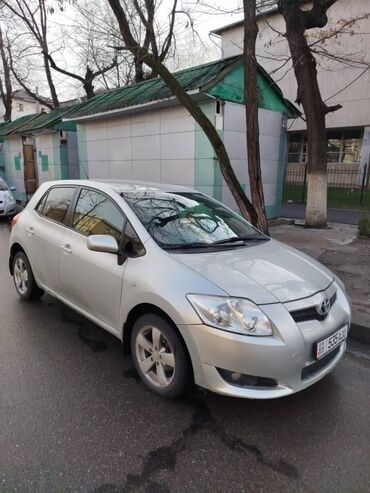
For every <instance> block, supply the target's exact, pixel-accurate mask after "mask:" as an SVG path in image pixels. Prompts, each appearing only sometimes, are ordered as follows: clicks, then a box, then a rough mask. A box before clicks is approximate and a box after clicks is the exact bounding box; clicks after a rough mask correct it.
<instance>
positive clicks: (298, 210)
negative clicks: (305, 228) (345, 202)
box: [281, 204, 362, 224]
mask: <svg viewBox="0 0 370 493" xmlns="http://www.w3.org/2000/svg"><path fill="white" fill-rule="evenodd" d="M305 212H306V204H283V205H282V206H281V217H288V218H291V219H304V216H305ZM361 215H362V212H361V211H360V210H357V209H328V221H329V222H331V223H341V224H358V222H359V220H360V218H361Z"/></svg>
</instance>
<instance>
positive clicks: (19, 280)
mask: <svg viewBox="0 0 370 493" xmlns="http://www.w3.org/2000/svg"><path fill="white" fill-rule="evenodd" d="M13 279H14V285H15V289H16V290H17V293H18V295H19V296H20V297H21V298H22V299H23V300H26V301H30V300H35V299H38V298H40V297H41V296H42V295H43V294H44V291H43V290H42V289H40V288H39V287H38V285H37V284H36V281H35V278H34V276H33V272H32V269H31V265H30V263H29V261H28V258H27V256H26V254H25V253H24V252H18V253H16V254H15V255H14V258H13Z"/></svg>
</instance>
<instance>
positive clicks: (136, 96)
mask: <svg viewBox="0 0 370 493" xmlns="http://www.w3.org/2000/svg"><path fill="white" fill-rule="evenodd" d="M240 58H241V57H240V56H236V57H231V58H227V59H224V60H218V61H216V62H211V63H207V64H205V65H198V66H196V67H191V68H188V69H185V70H180V71H179V72H175V73H174V75H175V77H176V79H177V80H178V82H179V83H180V84H181V86H182V87H183V88H184V89H185V90H186V91H192V90H195V89H199V88H200V87H201V86H203V85H204V84H206V83H207V82H209V81H210V80H211V79H213V78H215V77H217V75H219V73H220V72H221V71H223V70H224V69H225V68H227V67H229V66H230V65H232V64H234V63H235V62H236V61H238V60H239V59H240ZM170 97H173V93H172V91H171V89H169V88H168V87H167V85H166V84H165V83H164V82H163V80H162V79H161V78H159V77H156V78H155V79H149V80H146V81H144V82H139V83H137V84H133V85H131V86H125V87H119V88H118V89H112V90H110V91H107V92H104V93H102V94H98V95H96V96H94V97H93V98H91V99H89V100H87V101H85V102H83V103H80V104H78V105H75V106H74V108H72V109H71V111H70V112H68V114H67V115H65V118H78V117H81V116H86V115H93V114H96V113H104V112H108V111H112V110H117V109H123V108H129V107H132V106H141V105H144V104H146V103H149V102H152V101H160V100H163V99H167V98H170Z"/></svg>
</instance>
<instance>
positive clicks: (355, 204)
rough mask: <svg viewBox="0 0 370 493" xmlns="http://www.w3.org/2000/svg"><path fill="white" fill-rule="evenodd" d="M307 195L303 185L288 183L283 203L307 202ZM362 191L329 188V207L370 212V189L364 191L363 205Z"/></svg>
mask: <svg viewBox="0 0 370 493" xmlns="http://www.w3.org/2000/svg"><path fill="white" fill-rule="evenodd" d="M306 193H307V191H306V190H305V194H304V197H303V185H295V184H290V183H286V184H285V185H284V191H283V202H288V201H289V200H291V201H293V202H305V201H306ZM360 198H361V189H359V188H342V187H328V207H334V208H342V209H365V210H370V189H369V188H366V189H365V190H364V191H363V196H362V205H361V204H360Z"/></svg>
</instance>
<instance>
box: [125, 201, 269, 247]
mask: <svg viewBox="0 0 370 493" xmlns="http://www.w3.org/2000/svg"><path fill="white" fill-rule="evenodd" d="M121 196H122V197H123V198H124V199H125V200H126V202H127V203H128V204H129V205H130V207H131V208H132V209H133V211H134V212H135V214H136V215H137V216H138V218H139V219H140V221H141V222H142V223H143V225H144V226H145V228H146V229H147V231H148V232H149V234H150V235H151V237H152V238H153V239H154V240H155V241H156V243H157V244H158V245H159V246H161V247H162V248H169V249H170V248H184V247H185V248H186V247H200V248H202V247H205V248H206V247H215V246H217V245H220V246H221V245H227V244H228V243H230V245H231V244H232V245H235V244H236V243H237V242H238V241H244V242H245V241H248V240H250V241H255V240H261V241H263V240H267V239H268V237H267V236H265V235H264V234H262V233H260V232H259V231H258V230H256V229H255V228H254V227H253V226H252V225H251V224H249V223H248V222H247V221H245V220H244V219H243V218H242V217H240V216H239V215H238V214H236V213H235V212H232V211H230V210H229V209H226V208H225V207H224V206H223V205H222V204H220V203H219V202H217V201H216V200H213V199H211V198H210V197H207V196H206V195H203V194H200V193H196V192H189V193H188V192H186V193H185V192H184V193H183V192H181V193H170V192H122V193H121Z"/></svg>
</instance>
